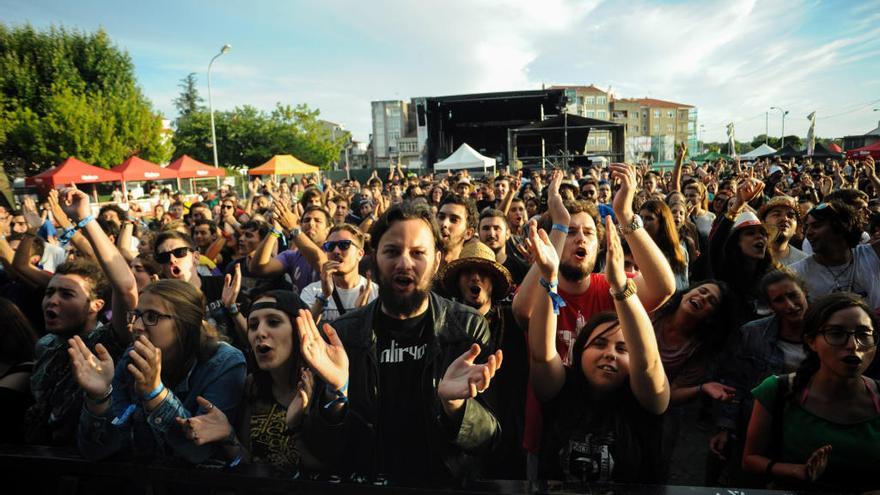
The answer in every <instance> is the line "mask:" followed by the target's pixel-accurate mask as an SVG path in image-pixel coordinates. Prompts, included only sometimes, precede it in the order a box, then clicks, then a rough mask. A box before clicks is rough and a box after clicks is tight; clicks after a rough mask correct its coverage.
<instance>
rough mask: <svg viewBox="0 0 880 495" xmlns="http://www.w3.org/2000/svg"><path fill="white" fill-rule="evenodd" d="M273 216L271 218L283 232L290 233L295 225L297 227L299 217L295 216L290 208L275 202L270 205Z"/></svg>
mask: <svg viewBox="0 0 880 495" xmlns="http://www.w3.org/2000/svg"><path fill="white" fill-rule="evenodd" d="M272 209H273V214H272V218H273V219H274V220H275V221H276V222H278V224H279V225H280V226H281V228H282V229H284V231H285V232H290V231H291V230H293V229H294V228H295V227H296V226H297V225H299V217H297V215H295V214H294V213H293V212H292V211H290V208H288V207H287V205H285V204H284V203H283V202H281V201H275V202H273V203H272Z"/></svg>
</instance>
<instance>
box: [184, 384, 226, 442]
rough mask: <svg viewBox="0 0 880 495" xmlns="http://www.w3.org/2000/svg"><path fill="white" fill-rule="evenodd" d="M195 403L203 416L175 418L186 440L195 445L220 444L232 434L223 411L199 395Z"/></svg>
mask: <svg viewBox="0 0 880 495" xmlns="http://www.w3.org/2000/svg"><path fill="white" fill-rule="evenodd" d="M196 402H197V403H198V404H199V407H200V408H201V409H202V410H203V411H205V413H204V414H201V415H199V416H192V417H190V418H181V417H178V418H176V420H177V424H178V425H180V429H181V430H183V434H184V435H186V438H187V439H189V440H192V442H193V443H194V444H196V445H205V444H208V443H213V442H222V441H223V440H226V439H227V438H229V435H230V434H231V433H232V425H231V424H229V418H227V417H226V415H225V414H223V411H221V410H220V408H219V407H214V404H211V403H210V402H209V401H208V400H207V399H205V398H204V397H202V396H201V395H200V396H198V397H196Z"/></svg>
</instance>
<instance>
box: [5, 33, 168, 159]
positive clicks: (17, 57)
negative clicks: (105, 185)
mask: <svg viewBox="0 0 880 495" xmlns="http://www.w3.org/2000/svg"><path fill="white" fill-rule="evenodd" d="M0 94H2V97H0V161H2V162H3V164H4V167H5V168H6V169H7V170H12V171H13V173H16V174H27V175H31V174H34V173H36V172H39V171H42V170H45V169H46V168H49V167H51V166H53V165H56V164H58V163H60V162H61V161H63V160H64V159H66V158H67V157H69V156H76V157H78V158H80V159H82V160H85V161H87V162H89V163H92V164H94V165H98V166H101V167H104V168H110V167H112V166H115V165H118V164H119V163H121V162H122V161H124V160H125V159H126V158H128V157H130V156H132V155H138V156H140V157H142V158H144V159H146V160H151V161H154V162H164V161H167V160H168V159H169V158H170V157H171V152H172V148H171V143H170V142H168V140H167V139H164V137H163V131H162V121H161V117H160V116H159V115H157V114H156V113H154V112H153V110H152V107H151V105H150V102H149V101H148V100H147V99H146V97H144V95H143V94H142V93H141V90H140V88H138V87H137V85H136V83H135V79H134V66H133V65H132V63H131V59H130V58H129V56H128V54H127V53H126V52H124V51H121V50H119V49H118V48H117V47H116V46H114V45H113V44H112V42H111V41H110V39H109V38H108V36H107V34H106V33H105V32H104V31H103V30H98V31H97V32H94V33H85V32H81V31H77V30H73V31H71V30H67V29H64V28H54V27H53V28H51V29H49V30H47V31H42V32H40V31H36V30H35V29H34V28H33V27H31V26H29V25H27V26H19V27H13V28H8V27H6V26H4V25H2V24H0Z"/></svg>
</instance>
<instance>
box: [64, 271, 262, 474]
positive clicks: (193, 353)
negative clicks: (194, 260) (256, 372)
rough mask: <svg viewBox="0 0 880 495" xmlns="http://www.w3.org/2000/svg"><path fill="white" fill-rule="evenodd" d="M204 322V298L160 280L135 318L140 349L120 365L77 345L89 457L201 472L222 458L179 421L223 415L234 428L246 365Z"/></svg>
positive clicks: (84, 447) (73, 344) (82, 439)
mask: <svg viewBox="0 0 880 495" xmlns="http://www.w3.org/2000/svg"><path fill="white" fill-rule="evenodd" d="M204 318H205V298H204V296H203V295H202V293H201V292H200V291H199V290H197V289H195V288H194V287H193V286H192V285H190V284H188V283H186V282H183V281H179V280H160V281H158V282H154V283H152V284H150V285H148V286H147V287H146V288H145V289H144V291H143V292H142V293H141V294H140V297H139V300H138V303H137V308H136V309H134V310H132V311H130V312H129V313H128V320H129V323H130V329H131V332H132V338H133V342H134V343H133V345H132V346H131V347H129V348H128V350H127V351H126V352H125V353H124V354H123V356H122V358H121V359H120V360H119V362H118V363H114V362H113V359H112V358H111V357H110V355H109V354H108V352H107V349H105V348H104V346H102V345H100V344H99V345H98V346H97V347H96V349H95V353H94V354H93V353H92V352H91V351H89V349H88V348H87V347H86V346H85V344H84V343H83V341H82V339H80V338H79V337H74V338H72V339H70V341H69V344H70V349H69V351H68V352H69V353H70V357H71V363H72V366H73V374H74V376H75V378H76V381H77V382H78V383H79V385H80V387H81V388H82V390H83V394H84V396H83V397H84V407H83V411H82V416H81V418H80V423H79V432H78V444H79V448H80V451H81V452H82V454H83V455H85V456H86V457H87V458H89V459H104V458H107V457H109V456H114V458H117V459H118V458H120V457H130V456H135V455H136V456H139V457H141V456H145V457H150V458H154V459H166V458H176V459H182V460H184V461H186V462H189V463H192V464H198V463H201V462H203V461H205V460H207V459H209V458H210V457H212V456H213V455H214V454H215V451H216V448H217V446H216V445H195V444H193V443H192V442H191V441H190V440H189V439H188V438H187V435H186V432H185V431H184V429H183V428H181V427H180V425H179V424H178V423H177V421H176V419H177V418H182V419H183V420H186V419H187V418H190V417H192V416H197V415H199V414H204V413H205V412H208V411H210V410H211V409H213V408H215V407H216V408H219V409H221V410H222V411H223V413H224V414H225V415H226V416H227V417H229V418H232V420H233V421H234V420H235V419H236V418H237V414H236V413H237V409H238V405H239V401H240V399H241V395H242V390H243V388H244V382H245V361H244V356H243V355H242V353H241V352H240V351H239V350H237V349H235V348H234V347H232V346H230V345H229V344H227V343H225V342H221V341H220V340H219V336H218V334H217V331H216V329H214V327H212V326H211V325H210V324H208V323H207V322H206V321H205V319H204ZM197 398H199V400H197Z"/></svg>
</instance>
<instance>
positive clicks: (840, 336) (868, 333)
mask: <svg viewBox="0 0 880 495" xmlns="http://www.w3.org/2000/svg"><path fill="white" fill-rule="evenodd" d="M819 333H821V334H822V337H825V342H828V345H831V346H834V347H843V346H845V345H846V344H847V343H848V342H849V338H850V337H853V338H855V340H856V345H857V346H859V347H874V346H876V345H877V334H876V333H875V332H874V331H873V330H871V329H870V328H866V327H859V328H856V329H855V330H853V331H849V330H847V329H845V328H843V327H826V328H825V329H824V330H822V331H820V332H819Z"/></svg>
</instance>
